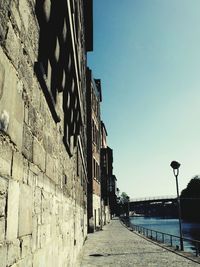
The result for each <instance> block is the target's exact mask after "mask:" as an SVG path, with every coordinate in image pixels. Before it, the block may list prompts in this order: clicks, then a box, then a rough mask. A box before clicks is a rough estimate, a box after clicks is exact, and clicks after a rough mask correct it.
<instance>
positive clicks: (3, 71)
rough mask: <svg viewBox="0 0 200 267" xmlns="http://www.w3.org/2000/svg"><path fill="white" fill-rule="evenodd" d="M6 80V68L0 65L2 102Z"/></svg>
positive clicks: (0, 94) (0, 95)
mask: <svg viewBox="0 0 200 267" xmlns="http://www.w3.org/2000/svg"><path fill="white" fill-rule="evenodd" d="M4 80H5V69H4V66H3V65H2V64H1V63H0V100H1V98H2V95H3V86H4Z"/></svg>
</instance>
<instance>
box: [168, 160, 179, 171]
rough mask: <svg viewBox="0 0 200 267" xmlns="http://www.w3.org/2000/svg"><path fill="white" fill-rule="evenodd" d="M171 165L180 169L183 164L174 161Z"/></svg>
mask: <svg viewBox="0 0 200 267" xmlns="http://www.w3.org/2000/svg"><path fill="white" fill-rule="evenodd" d="M170 166H171V167H172V169H173V170H178V169H179V168H180V166H181V164H180V163H179V162H178V161H172V162H171V164H170Z"/></svg>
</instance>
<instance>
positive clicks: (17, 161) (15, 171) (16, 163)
mask: <svg viewBox="0 0 200 267" xmlns="http://www.w3.org/2000/svg"><path fill="white" fill-rule="evenodd" d="M12 177H13V178H14V179H15V180H18V181H20V180H23V156H22V154H21V153H18V152H14V154H13V165H12Z"/></svg>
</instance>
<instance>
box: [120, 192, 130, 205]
mask: <svg viewBox="0 0 200 267" xmlns="http://www.w3.org/2000/svg"><path fill="white" fill-rule="evenodd" d="M128 199H129V196H128V195H127V194H126V192H122V193H121V196H120V202H121V203H122V204H124V203H127V202H128Z"/></svg>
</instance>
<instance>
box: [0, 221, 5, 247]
mask: <svg viewBox="0 0 200 267" xmlns="http://www.w3.org/2000/svg"><path fill="white" fill-rule="evenodd" d="M3 240H5V217H0V242H2V241H3Z"/></svg>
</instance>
